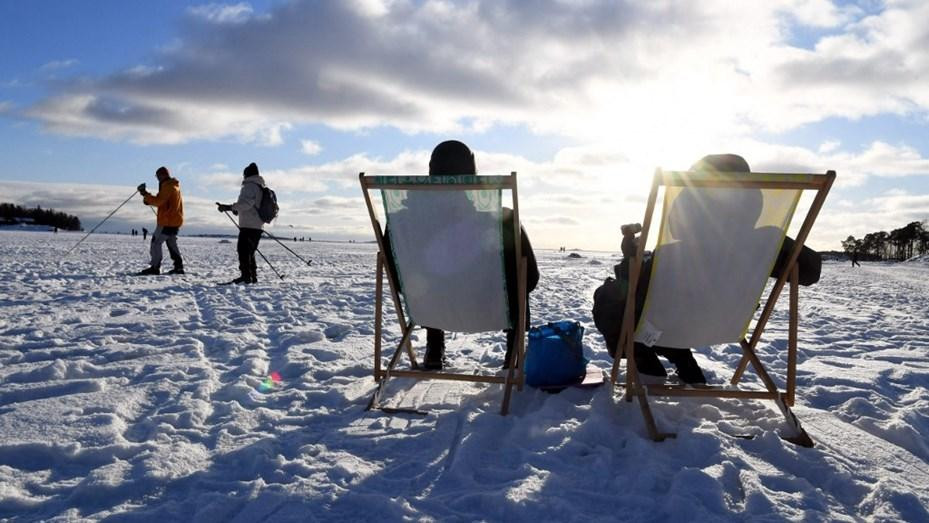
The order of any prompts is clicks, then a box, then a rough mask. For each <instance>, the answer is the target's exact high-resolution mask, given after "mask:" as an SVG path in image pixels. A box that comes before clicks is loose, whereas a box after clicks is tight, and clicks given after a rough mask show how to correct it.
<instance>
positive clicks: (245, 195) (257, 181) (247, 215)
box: [232, 175, 265, 229]
mask: <svg viewBox="0 0 929 523" xmlns="http://www.w3.org/2000/svg"><path fill="white" fill-rule="evenodd" d="M264 186H265V181H264V178H262V177H261V176H260V175H258V176H249V177H248V178H246V179H245V180H243V181H242V190H241V191H239V199H238V201H236V202H235V203H234V204H232V209H233V210H235V211H236V212H238V213H239V227H241V228H243V229H264V222H263V221H261V217H260V216H258V206H259V205H261V194H262V192H261V189H262V188H263V187H264Z"/></svg>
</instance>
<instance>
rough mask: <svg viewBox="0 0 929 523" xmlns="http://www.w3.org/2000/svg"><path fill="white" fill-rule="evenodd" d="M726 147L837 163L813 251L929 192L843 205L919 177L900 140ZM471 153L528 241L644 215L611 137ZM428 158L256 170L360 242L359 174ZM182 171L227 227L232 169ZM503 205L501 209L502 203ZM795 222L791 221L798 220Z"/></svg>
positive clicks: (627, 161)
mask: <svg viewBox="0 0 929 523" xmlns="http://www.w3.org/2000/svg"><path fill="white" fill-rule="evenodd" d="M729 145H730V146H731V149H727V150H712V151H705V152H739V153H741V154H742V155H744V156H745V158H746V159H747V160H748V161H749V163H750V165H751V166H752V168H753V169H754V170H756V171H786V172H811V173H823V172H825V171H826V170H828V169H832V170H835V171H837V173H838V177H837V182H836V184H835V186H834V187H833V190H832V193H831V194H830V196H829V199H828V200H827V201H826V205H825V207H824V208H823V210H822V212H821V214H820V217H819V220H818V221H817V224H816V227H815V228H814V229H813V231H812V234H811V236H810V239H809V243H810V245H812V246H813V247H814V248H819V249H836V248H838V245H839V242H840V241H841V240H843V239H845V238H846V237H847V236H848V235H849V234H853V235H856V236H861V235H863V234H865V233H867V232H872V231H873V230H878V229H881V228H884V229H893V228H897V227H901V226H903V225H905V224H906V223H908V222H909V221H913V220H915V219H924V218H926V217H929V206H927V205H926V203H927V200H929V193H927V194H918V193H908V192H902V191H895V192H884V193H883V194H881V195H880V196H879V197H875V198H871V199H869V200H866V201H850V199H849V197H848V194H849V191H852V190H854V189H855V187H856V186H857V185H860V184H861V183H862V182H863V181H864V180H865V179H866V177H868V176H886V177H893V176H900V175H902V174H913V175H918V176H929V158H923V157H921V156H920V155H918V153H915V151H913V150H912V149H911V148H909V147H907V146H904V145H899V146H891V145H888V144H884V143H881V142H875V143H873V144H871V145H868V146H866V147H865V148H863V149H861V150H858V151H848V150H843V149H840V148H834V149H830V150H829V151H825V152H824V151H821V150H819V149H805V148H802V147H787V146H770V145H768V144H764V143H761V142H757V141H750V140H743V141H739V142H731V143H730V144H729ZM474 153H475V158H476V163H477V168H478V172H479V173H481V174H508V173H509V172H511V171H516V172H517V173H518V174H517V176H518V181H519V195H520V201H519V206H520V216H521V219H522V221H523V223H524V224H525V226H526V229H527V231H528V233H529V236H530V238H531V239H532V242H533V245H535V246H536V247H552V248H554V247H558V246H561V245H565V246H569V247H580V248H589V249H600V250H616V249H618V237H617V227H618V226H619V225H620V224H622V223H628V222H636V221H641V220H642V219H643V217H644V212H645V199H646V196H647V195H648V191H649V187H650V184H651V181H652V174H653V172H654V167H656V166H655V165H654V164H651V163H650V162H648V161H642V160H639V159H637V158H631V157H630V156H627V155H625V154H622V153H618V152H617V151H616V149H615V148H614V147H610V146H609V145H588V146H575V147H570V148H565V149H563V150H561V151H560V152H558V153H557V154H555V155H554V157H553V158H552V159H551V160H549V161H542V162H538V161H532V160H529V159H527V158H525V157H522V156H519V155H511V154H500V153H489V152H485V151H481V150H475V151H474ZM429 155H430V152H429V151H427V150H417V151H404V152H401V153H399V154H397V155H396V156H393V157H390V158H382V157H377V156H373V155H370V154H364V153H360V154H356V155H352V156H349V157H346V158H343V159H341V160H337V161H332V162H326V163H320V164H308V165H303V166H299V167H295V168H288V169H279V168H270V167H266V166H261V165H259V167H260V168H261V173H262V176H263V177H264V178H265V180H266V181H267V182H268V183H269V184H270V185H271V187H273V188H274V189H275V191H276V192H277V194H278V200H279V203H280V205H281V207H282V210H281V219H280V223H279V224H278V226H281V227H283V226H287V227H289V226H293V227H294V228H297V229H299V230H300V231H306V234H311V235H314V236H315V235H318V234H320V233H323V232H325V233H328V234H330V235H336V236H340V237H343V238H348V237H352V238H370V234H371V228H370V223H369V221H368V214H367V209H366V206H365V203H364V200H363V198H362V197H361V190H360V186H359V183H358V173H359V172H365V173H367V174H425V173H426V172H427V171H428V164H429ZM700 156H702V152H701V153H697V154H694V155H692V156H689V157H687V158H685V159H681V160H679V161H674V162H671V163H667V164H663V165H661V167H664V168H668V169H686V168H688V167H689V166H690V165H691V164H692V163H694V162H695V161H696V160H697V159H699V157H700ZM182 178H183V179H182V187H183V189H184V191H185V192H184V195H185V210H186V212H185V215H186V218H187V220H188V222H189V225H190V227H191V229H189V230H191V231H193V230H202V229H204V228H213V230H224V228H225V227H226V225H227V224H226V223H224V218H223V217H222V215H218V214H217V213H216V210H215V206H214V205H213V203H212V202H214V201H217V200H219V201H223V202H227V201H231V200H232V199H234V198H235V196H236V195H237V194H238V191H239V187H240V185H241V182H242V175H241V171H240V170H239V169H238V168H235V169H230V168H228V167H227V166H225V165H214V166H211V167H210V168H209V169H207V170H206V171H204V172H189V173H185V175H184V176H183V177H182ZM128 190H131V188H128ZM126 192H127V188H126V187H109V186H85V185H73V186H67V185H55V186H52V185H49V184H26V183H19V184H18V183H16V182H0V193H2V194H4V195H5V197H6V195H9V197H10V198H13V199H14V201H16V202H17V203H27V204H40V205H42V206H43V207H45V206H51V207H55V208H58V209H60V210H64V211H66V212H77V213H78V215H79V216H80V217H81V218H82V220H85V219H86V217H88V216H92V217H97V218H102V216H105V214H106V213H107V212H109V211H110V210H112V208H113V207H115V206H116V205H118V204H119V203H120V202H121V201H122V200H124V199H125V198H126ZM507 196H508V195H505V197H507ZM504 202H505V205H509V202H508V201H507V200H506V199H505V200H504ZM808 205H809V200H808V199H805V200H803V203H801V211H802V210H803V209H805V208H806V207H807V206H808ZM139 207H141V206H139ZM376 207H377V206H376ZM376 210H378V211H379V208H378V209H376ZM126 212H128V213H129V214H126V215H125V216H123V211H121V212H120V216H122V217H123V218H124V219H127V220H128V219H131V220H142V221H140V222H138V223H145V220H148V219H150V216H146V213H148V214H150V212H149V211H147V210H144V209H137V208H136V206H135V205H132V206H127V211H126ZM795 222H796V223H795V225H799V222H800V219H799V218H797V219H796V220H795ZM301 234H304V233H303V232H301Z"/></svg>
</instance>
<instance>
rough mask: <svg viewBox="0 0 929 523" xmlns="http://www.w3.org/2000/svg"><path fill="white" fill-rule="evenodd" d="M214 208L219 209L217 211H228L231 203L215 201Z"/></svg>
mask: <svg viewBox="0 0 929 523" xmlns="http://www.w3.org/2000/svg"><path fill="white" fill-rule="evenodd" d="M216 208H217V209H218V210H219V212H228V211H231V210H232V206H231V205H226V204H225V203H219V202H216Z"/></svg>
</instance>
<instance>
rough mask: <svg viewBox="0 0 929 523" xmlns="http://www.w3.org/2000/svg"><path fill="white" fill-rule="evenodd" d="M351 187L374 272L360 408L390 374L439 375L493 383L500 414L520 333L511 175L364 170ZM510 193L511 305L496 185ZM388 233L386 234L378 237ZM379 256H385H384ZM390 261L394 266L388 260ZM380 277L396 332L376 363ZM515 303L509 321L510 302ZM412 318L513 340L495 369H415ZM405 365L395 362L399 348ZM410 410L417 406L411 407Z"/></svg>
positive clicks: (516, 362) (521, 303) (521, 292)
mask: <svg viewBox="0 0 929 523" xmlns="http://www.w3.org/2000/svg"><path fill="white" fill-rule="evenodd" d="M359 180H360V182H361V189H362V192H363V193H364V197H365V203H366V204H367V206H368V213H369V215H370V217H371V225H372V226H373V228H374V236H375V238H376V240H377V244H378V247H379V249H378V253H377V274H376V279H375V317H374V379H375V381H377V382H378V386H377V389H376V390H375V392H374V396H373V397H372V399H371V403H370V405H369V407H368V408H369V409H371V408H377V409H381V410H384V411H388V412H390V411H398V410H402V411H409V410H411V409H389V408H386V407H380V399H381V393H382V391H383V390H384V388H385V386H386V384H387V381H388V380H389V379H390V378H391V377H393V376H402V377H407V378H414V379H420V380H421V379H446V380H458V381H473V382H484V383H500V384H502V385H503V389H504V390H503V404H502V407H501V414H504V415H505V414H506V413H507V410H508V409H509V402H510V394H511V390H512V388H513V386H514V385H515V386H517V387H518V388H519V389H522V385H523V373H522V361H523V358H524V348H525V338H526V329H525V326H526V321H525V318H526V258H525V257H524V256H523V253H522V252H521V241H520V227H519V205H518V198H517V188H516V173H515V172H514V173H511V174H510V175H509V176H365V174H364V173H361V174H359ZM370 190H380V194H381V199H382V202H383V206H384V215H385V217H386V223H385V227H384V228H382V227H381V223H380V222H379V220H378V218H377V215H376V214H375V210H374V206H373V205H372V203H371V195H370V194H369V191H370ZM504 190H508V191H509V192H510V194H511V195H512V205H513V207H512V212H513V238H514V239H515V254H516V255H515V257H514V263H516V265H517V266H516V267H515V268H513V269H515V271H516V272H515V274H516V275H517V281H518V284H517V286H518V288H517V292H516V296H517V297H518V298H517V300H516V301H517V303H508V298H507V288H506V279H505V275H506V268H505V267H504V264H505V261H504V260H505V257H504V246H503V241H504V240H503V238H504V236H503V223H504V222H503V206H502V200H503V191H504ZM387 236H389V240H390V241H389V249H390V252H389V253H388V252H387V250H386V249H387V245H388V242H387V241H385V237H387ZM388 256H389V257H390V258H389V259H388ZM390 260H392V261H393V262H394V267H395V268H396V278H397V279H398V280H399V281H395V277H394V274H392V271H390V270H389V267H388V263H389V261H390ZM385 277H386V279H387V283H388V286H389V288H390V296H391V299H392V300H393V305H394V309H395V310H396V314H397V320H398V322H399V324H400V330H401V332H402V337H401V339H400V343H399V344H398V345H397V348H396V350H395V351H394V352H393V354H392V356H391V357H390V360H389V362H388V363H387V365H386V366H384V364H383V361H382V350H381V344H382V334H383V333H382V325H381V324H382V316H383V306H384V300H383V297H384V285H383V281H384V278H385ZM511 307H516V308H517V316H516V317H517V318H521V320H520V321H517V322H516V325H512V324H511V317H510V308H511ZM416 326H427V327H432V328H437V329H442V330H445V331H452V332H464V333H474V332H487V331H499V330H503V329H508V328H514V329H516V340H517V341H516V346H515V347H514V348H515V350H514V351H513V354H512V356H511V361H510V362H509V367H508V370H507V371H506V372H505V373H504V375H496V374H495V375H489V374H476V373H475V374H461V373H452V372H431V371H425V370H417V369H418V365H417V361H416V356H415V353H414V351H413V349H412V346H411V344H410V335H411V334H412V332H413V329H414V328H415V327H416ZM404 352H405V353H406V354H407V355H408V356H409V359H410V366H411V369H409V370H402V369H398V368H397V364H398V362H399V360H400V358H401V355H402V354H403V353H404ZM414 412H418V411H414Z"/></svg>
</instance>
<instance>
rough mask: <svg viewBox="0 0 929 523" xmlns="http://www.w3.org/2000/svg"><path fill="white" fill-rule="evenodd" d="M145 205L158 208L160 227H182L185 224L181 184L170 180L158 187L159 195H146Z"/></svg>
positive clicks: (175, 180)
mask: <svg viewBox="0 0 929 523" xmlns="http://www.w3.org/2000/svg"><path fill="white" fill-rule="evenodd" d="M142 201H143V202H144V203H145V205H154V206H156V207H158V222H157V223H158V225H161V226H162V227H180V226H181V225H183V224H184V201H183V200H181V182H179V181H177V179H175V178H168V179H167V180H165V181H163V182H161V183H160V184H159V185H158V194H155V195H152V194H146V195H145V196H144V198H143V199H142Z"/></svg>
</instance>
